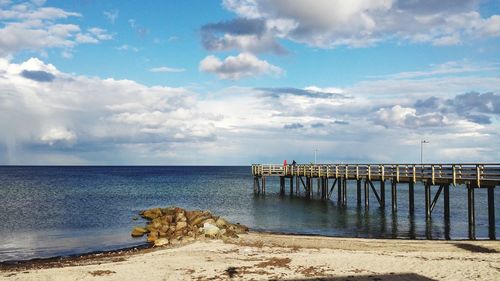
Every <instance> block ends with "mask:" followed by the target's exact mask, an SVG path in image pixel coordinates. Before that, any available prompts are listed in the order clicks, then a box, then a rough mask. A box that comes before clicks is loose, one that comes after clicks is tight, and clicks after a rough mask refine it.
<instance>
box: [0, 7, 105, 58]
mask: <svg viewBox="0 0 500 281" xmlns="http://www.w3.org/2000/svg"><path fill="white" fill-rule="evenodd" d="M42 4H43V1H40V2H39V3H33V4H32V3H29V2H26V3H22V4H17V5H13V4H7V5H6V6H4V7H3V8H2V9H1V10H0V21H1V22H2V23H3V27H1V28H0V57H5V56H9V55H14V54H16V53H18V52H20V51H26V50H29V51H40V52H44V51H45V50H46V49H49V48H62V49H63V53H66V54H68V53H71V49H72V48H73V47H75V46H76V45H78V44H83V43H98V42H99V41H102V40H110V39H112V35H110V34H108V33H107V32H106V30H104V29H101V28H91V29H89V30H88V31H87V32H82V31H81V29H80V27H79V26H78V25H76V24H71V23H59V22H58V21H60V20H65V19H68V18H75V17H81V15H80V14H78V13H74V12H68V11H65V10H63V9H59V8H53V7H39V5H42Z"/></svg>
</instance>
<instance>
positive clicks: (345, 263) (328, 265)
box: [0, 233, 500, 281]
mask: <svg viewBox="0 0 500 281" xmlns="http://www.w3.org/2000/svg"><path fill="white" fill-rule="evenodd" d="M0 279H1V280H148V281H153V280H269V279H279V280H309V279H312V280H372V281H377V280H500V243H499V242H497V241H425V240H422V241H415V240H382V239H357V238H329V237H316V236H292V235H278V234H265V233H250V234H247V235H242V236H241V238H239V239H237V240H234V241H230V242H227V241H226V242H223V241H220V240H204V241H196V242H193V243H191V244H187V245H183V246H178V247H173V248H156V249H146V250H139V251H136V252H130V251H129V252H124V253H114V254H110V255H102V256H95V255H93V256H91V257H89V256H87V257H86V258H73V259H68V260H64V262H55V261H51V262H49V261H47V262H43V261H42V262H38V263H27V264H22V265H19V266H14V267H12V266H3V267H0Z"/></svg>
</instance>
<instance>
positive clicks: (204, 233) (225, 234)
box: [132, 207, 248, 247]
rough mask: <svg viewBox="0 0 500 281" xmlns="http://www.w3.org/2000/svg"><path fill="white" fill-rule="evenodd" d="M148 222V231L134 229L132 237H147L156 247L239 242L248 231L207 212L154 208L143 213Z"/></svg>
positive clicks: (242, 226) (145, 228) (146, 229)
mask: <svg viewBox="0 0 500 281" xmlns="http://www.w3.org/2000/svg"><path fill="white" fill-rule="evenodd" d="M140 215H141V216H142V217H143V218H145V219H147V220H148V223H147V224H146V227H135V228H134V229H133V230H132V237H142V236H144V235H145V234H146V235H147V241H148V242H149V243H152V244H153V245H154V246H157V247H159V246H165V245H169V244H171V245H175V244H180V243H182V242H188V241H193V240H195V239H205V238H210V239H228V238H238V234H243V233H247V232H248V227H246V226H244V225H241V224H232V223H229V222H228V221H227V220H225V219H224V218H222V217H217V216H213V215H212V214H211V213H210V212H208V211H186V210H184V209H181V208H176V207H172V208H154V209H149V210H145V211H142V212H140Z"/></svg>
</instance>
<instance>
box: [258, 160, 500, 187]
mask: <svg viewBox="0 0 500 281" xmlns="http://www.w3.org/2000/svg"><path fill="white" fill-rule="evenodd" d="M252 174H253V175H254V176H257V177H262V176H264V177H266V176H284V177H292V176H306V177H325V178H344V179H368V180H382V181H384V180H394V181H396V182H414V183H416V182H417V181H421V182H423V181H425V182H427V181H429V182H430V183H431V184H441V183H451V184H453V185H457V184H472V185H474V186H476V187H481V186H495V185H499V184H500V163H494V164H472V163H465V164H464V163H461V164H297V165H286V166H285V165H280V164H253V165H252Z"/></svg>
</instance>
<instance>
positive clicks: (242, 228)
mask: <svg viewBox="0 0 500 281" xmlns="http://www.w3.org/2000/svg"><path fill="white" fill-rule="evenodd" d="M232 227H233V230H234V231H235V232H236V234H245V233H247V232H248V227H246V226H244V225H242V224H239V223H237V224H233V225H232Z"/></svg>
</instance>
